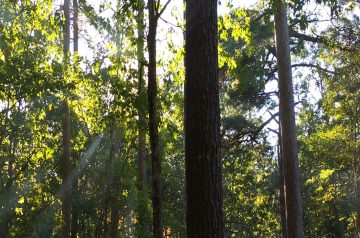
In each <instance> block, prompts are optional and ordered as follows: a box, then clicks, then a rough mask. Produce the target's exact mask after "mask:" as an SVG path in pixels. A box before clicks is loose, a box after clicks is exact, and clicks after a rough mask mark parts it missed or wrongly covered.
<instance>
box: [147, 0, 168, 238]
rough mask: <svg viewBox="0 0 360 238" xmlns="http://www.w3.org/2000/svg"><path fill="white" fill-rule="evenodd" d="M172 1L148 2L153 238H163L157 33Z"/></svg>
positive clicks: (152, 0)
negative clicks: (162, 17) (160, 21)
mask: <svg viewBox="0 0 360 238" xmlns="http://www.w3.org/2000/svg"><path fill="white" fill-rule="evenodd" d="M169 3H170V0H169V1H167V2H166V4H165V5H164V6H163V8H162V9H159V7H160V2H159V1H156V0H149V1H148V9H149V33H148V36H147V44H148V52H149V63H148V110H149V134H150V148H151V168H152V204H153V237H154V238H161V237H162V232H163V231H162V225H161V185H160V183H161V159H160V151H159V118H158V117H159V116H158V113H159V112H158V102H157V100H158V99H157V95H158V92H157V80H156V31H157V26H158V20H159V18H160V16H161V14H162V13H163V12H164V11H165V9H166V7H167V5H168V4H169Z"/></svg>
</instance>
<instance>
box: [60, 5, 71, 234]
mask: <svg viewBox="0 0 360 238" xmlns="http://www.w3.org/2000/svg"><path fill="white" fill-rule="evenodd" d="M70 7H71V3H70V0H64V6H63V8H64V16H65V25H64V62H63V64H64V66H63V67H64V69H65V74H66V73H67V69H68V65H69V63H70V60H69V55H70ZM65 97H66V96H65ZM62 110H63V125H62V130H63V132H62V133H63V134H62V136H63V157H62V160H61V179H62V199H61V202H62V219H63V227H62V231H61V237H62V238H70V227H71V196H70V188H71V181H70V177H69V175H70V110H69V106H68V103H67V99H64V101H63V103H62Z"/></svg>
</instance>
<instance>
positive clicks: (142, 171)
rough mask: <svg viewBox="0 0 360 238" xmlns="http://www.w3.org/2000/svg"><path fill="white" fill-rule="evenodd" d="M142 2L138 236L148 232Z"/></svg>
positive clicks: (140, 14) (139, 19) (140, 9)
mask: <svg viewBox="0 0 360 238" xmlns="http://www.w3.org/2000/svg"><path fill="white" fill-rule="evenodd" d="M144 8H145V2H144V0H139V1H138V3H137V10H138V16H137V18H136V23H137V30H138V39H137V59H138V98H137V100H138V101H137V109H138V116H139V120H138V189H139V196H140V198H139V199H138V200H139V204H138V208H139V209H138V216H139V224H140V234H144V233H146V232H148V226H147V222H146V199H145V198H143V196H146V186H147V179H146V104H145V100H146V91H145V82H144V65H145V56H144V39H145V38H144V35H145V34H144V31H145V25H144Z"/></svg>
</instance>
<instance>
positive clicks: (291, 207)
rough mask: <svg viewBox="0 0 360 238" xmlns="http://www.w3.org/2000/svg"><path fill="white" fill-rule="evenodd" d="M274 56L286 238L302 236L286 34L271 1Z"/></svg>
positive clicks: (280, 9) (281, 10)
mask: <svg viewBox="0 0 360 238" xmlns="http://www.w3.org/2000/svg"><path fill="white" fill-rule="evenodd" d="M275 4H276V5H275V32H276V55H277V65H278V75H279V79H278V80H279V108H280V123H281V140H282V142H281V151H282V155H281V157H283V160H284V171H285V173H284V175H285V176H284V177H285V192H286V195H285V201H286V215H287V232H288V237H289V238H298V237H303V223H302V200H301V190H300V171H299V162H298V154H297V153H298V152H297V139H296V127H295V112H294V96H293V84H292V73H291V61H290V46H289V33H288V24H287V16H286V8H285V5H284V2H283V0H278V1H276V2H275Z"/></svg>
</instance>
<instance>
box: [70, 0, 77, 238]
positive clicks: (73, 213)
mask: <svg viewBox="0 0 360 238" xmlns="http://www.w3.org/2000/svg"><path fill="white" fill-rule="evenodd" d="M73 11H74V14H73V27H74V28H73V29H74V30H73V34H74V54H76V53H77V52H78V51H79V25H78V18H79V6H78V1H77V0H73ZM75 67H77V62H75ZM74 168H76V163H75V161H74ZM72 189H73V191H75V192H76V191H77V190H78V176H75V177H74V178H73V181H72ZM77 229H78V214H77V207H76V203H74V202H73V203H72V209H71V238H76V237H77Z"/></svg>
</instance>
